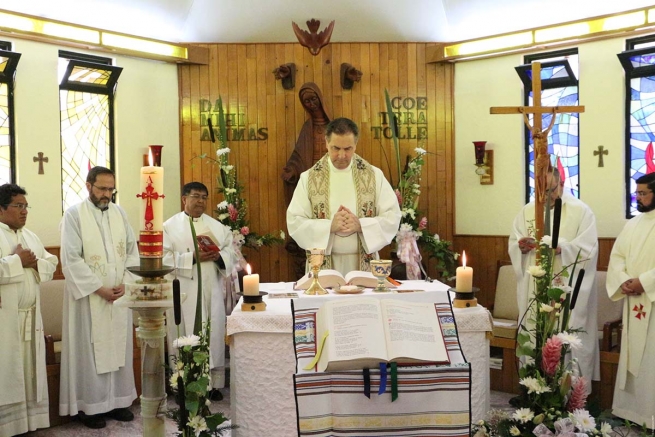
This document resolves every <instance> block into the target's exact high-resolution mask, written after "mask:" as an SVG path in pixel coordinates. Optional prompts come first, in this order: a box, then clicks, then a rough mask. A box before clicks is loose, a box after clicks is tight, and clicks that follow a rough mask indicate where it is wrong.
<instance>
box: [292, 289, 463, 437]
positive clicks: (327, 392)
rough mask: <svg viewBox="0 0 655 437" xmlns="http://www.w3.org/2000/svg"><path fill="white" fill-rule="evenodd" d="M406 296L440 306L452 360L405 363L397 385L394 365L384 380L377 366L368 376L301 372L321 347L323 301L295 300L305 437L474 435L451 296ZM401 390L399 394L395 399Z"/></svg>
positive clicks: (298, 394)
mask: <svg viewBox="0 0 655 437" xmlns="http://www.w3.org/2000/svg"><path fill="white" fill-rule="evenodd" d="M396 296H398V295H394V298H396ZM389 297H391V295H389ZM401 298H403V299H407V300H412V301H423V302H425V301H430V302H433V303H434V304H435V308H436V310H437V314H438V316H439V320H440V323H441V329H442V333H443V336H444V340H445V342H446V348H447V350H448V354H449V357H450V361H451V363H450V365H445V366H435V365H426V366H398V371H397V384H392V375H391V371H390V370H388V369H387V371H386V375H383V381H381V378H380V373H381V370H380V369H370V370H369V375H368V377H365V376H364V372H363V371H362V370H354V371H343V372H325V373H318V372H315V371H309V372H308V371H304V370H302V369H303V367H304V366H305V365H306V364H307V363H309V362H310V361H311V358H313V356H314V354H315V351H316V344H315V342H316V336H315V334H314V333H315V328H314V327H315V313H316V311H317V310H318V307H320V305H321V303H322V301H321V299H320V298H312V299H294V300H293V302H292V306H293V308H292V309H293V315H294V343H295V350H296V374H295V375H294V395H295V399H296V408H297V411H298V435H299V436H319V437H323V436H325V437H327V436H337V437H338V436H344V437H345V436H348V437H351V436H355V435H356V436H415V437H418V436H421V437H428V436H458V437H459V436H461V437H464V436H469V435H470V431H471V427H470V422H471V370H470V365H469V363H468V362H466V359H465V358H464V356H463V354H462V351H461V348H460V345H459V340H458V336H457V326H456V324H455V318H454V316H453V313H452V307H451V303H450V299H449V295H448V293H445V292H444V293H421V294H418V293H417V294H412V295H409V298H408V296H407V295H402V297H401ZM365 380H367V381H368V383H366V382H365ZM381 386H382V388H381ZM394 390H396V392H397V399H396V400H395V401H392V391H394ZM365 393H368V395H369V396H370V397H367V395H366V394H365ZM379 393H380V394H379Z"/></svg>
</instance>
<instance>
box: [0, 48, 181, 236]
mask: <svg viewBox="0 0 655 437" xmlns="http://www.w3.org/2000/svg"><path fill="white" fill-rule="evenodd" d="M2 39H3V40H5V41H7V40H9V41H12V43H13V50H14V51H16V52H19V53H21V54H22V57H21V59H20V62H19V64H18V69H17V72H16V89H15V94H14V96H15V108H16V116H15V125H16V182H17V183H18V185H20V186H22V187H24V188H25V189H26V190H27V193H28V195H27V199H28V202H29V203H30V205H31V206H32V209H31V210H30V213H29V216H28V219H27V227H28V228H29V229H31V230H32V231H34V232H36V233H37V235H39V237H40V238H41V240H42V241H43V243H44V244H45V245H46V246H50V245H52V246H58V245H59V244H60V237H59V222H60V221H61V217H62V200H61V148H60V140H59V88H58V82H57V62H58V50H59V49H64V50H68V51H74V52H81V53H89V54H96V55H99V56H107V54H105V53H98V52H90V51H86V52H85V51H83V50H71V49H70V48H65V47H58V46H56V45H51V44H43V43H37V42H32V41H26V40H20V39H6V38H2ZM115 65H117V66H119V67H123V72H122V74H121V76H120V78H119V80H118V87H117V92H116V100H115V126H116V136H115V139H116V149H115V161H116V168H115V169H114V170H115V171H116V179H117V181H116V184H117V185H116V186H117V189H118V192H119V195H118V203H119V204H120V205H121V206H122V207H123V208H124V209H125V211H126V212H127V215H128V217H129V218H130V223H131V224H132V227H133V229H134V230H135V232H138V228H137V224H138V220H137V217H138V214H139V200H138V199H137V198H136V194H137V192H138V187H139V180H138V177H139V168H140V167H141V166H142V162H143V158H142V157H143V154H144V153H147V151H148V145H149V144H163V145H164V148H163V150H162V166H164V167H165V171H166V176H165V178H166V179H165V194H166V202H165V208H164V216H165V217H169V216H171V215H173V214H174V213H176V212H178V211H179V210H180V164H179V159H180V150H179V117H178V113H179V104H178V82H177V66H176V65H175V64H167V63H163V62H157V61H148V60H143V59H137V58H130V57H126V56H116V57H115ZM38 152H43V153H44V154H45V156H47V157H48V163H45V164H44V169H45V174H43V175H39V174H37V173H38V163H36V162H33V159H32V158H33V157H34V156H36V155H37V153H38Z"/></svg>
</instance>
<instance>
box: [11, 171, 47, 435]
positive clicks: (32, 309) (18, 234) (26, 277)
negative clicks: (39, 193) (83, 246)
mask: <svg viewBox="0 0 655 437" xmlns="http://www.w3.org/2000/svg"><path fill="white" fill-rule="evenodd" d="M26 194H27V193H26V192H25V190H24V189H22V188H21V187H19V186H18V185H14V184H4V185H2V186H0V344H2V349H3V351H2V353H0V369H2V370H0V436H12V435H18V434H23V433H26V432H28V431H34V430H36V429H37V428H47V427H49V426H50V419H49V415H48V383H47V375H46V368H45V343H44V339H43V322H42V320H41V311H40V307H41V305H40V296H39V293H40V292H39V283H41V282H44V281H49V280H51V279H52V274H53V273H54V271H55V270H56V268H57V257H56V256H54V255H52V254H50V253H48V252H46V250H45V248H44V247H43V244H42V243H41V240H39V237H37V236H36V234H34V233H33V232H30V231H29V230H28V229H26V228H25V227H24V226H25V222H26V221H27V209H28V208H29V206H28V204H27V200H26V199H25V195H26Z"/></svg>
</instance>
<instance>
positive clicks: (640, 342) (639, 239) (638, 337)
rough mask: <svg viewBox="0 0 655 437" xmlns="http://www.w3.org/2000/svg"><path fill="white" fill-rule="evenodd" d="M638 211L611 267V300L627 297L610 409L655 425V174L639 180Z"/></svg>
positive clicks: (618, 241)
mask: <svg viewBox="0 0 655 437" xmlns="http://www.w3.org/2000/svg"><path fill="white" fill-rule="evenodd" d="M636 182H637V192H636V193H637V210H638V211H639V212H640V213H641V214H640V215H637V216H636V217H634V218H632V219H631V220H630V221H629V222H628V223H626V225H625V227H624V228H623V230H622V231H621V233H620V234H619V236H618V237H617V239H616V241H615V242H614V247H613V248H612V253H611V255H610V263H609V267H608V268H607V293H608V294H609V297H610V299H612V300H620V299H625V302H624V303H623V332H622V334H621V356H620V358H619V369H618V372H617V374H616V386H615V387H614V401H613V403H612V414H614V415H616V416H619V417H622V418H624V419H627V420H630V421H632V422H635V423H637V424H638V425H644V424H645V425H646V426H647V427H649V428H651V427H653V425H652V423H653V422H652V421H653V414H655V391H653V387H655V372H654V371H653V369H655V316H653V310H654V309H655V305H653V302H655V193H653V191H655V173H649V174H647V175H644V176H642V177H640V178H639V179H637V181H636Z"/></svg>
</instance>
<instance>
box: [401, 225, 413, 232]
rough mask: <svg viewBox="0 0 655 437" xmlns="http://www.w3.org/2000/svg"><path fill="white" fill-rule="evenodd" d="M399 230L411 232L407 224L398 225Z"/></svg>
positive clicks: (410, 227)
mask: <svg viewBox="0 0 655 437" xmlns="http://www.w3.org/2000/svg"><path fill="white" fill-rule="evenodd" d="M400 230H401V231H405V232H411V231H412V225H410V224H409V223H402V224H401V225H400Z"/></svg>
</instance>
